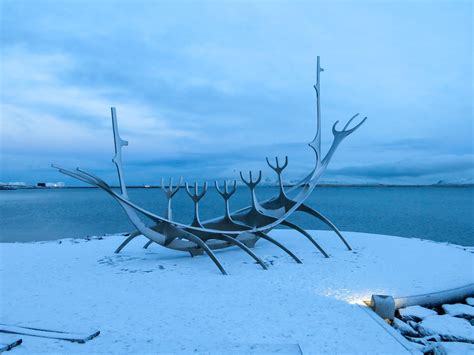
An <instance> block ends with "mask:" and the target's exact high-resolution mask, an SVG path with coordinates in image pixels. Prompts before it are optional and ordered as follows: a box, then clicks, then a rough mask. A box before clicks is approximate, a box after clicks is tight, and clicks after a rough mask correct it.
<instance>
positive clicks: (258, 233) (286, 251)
mask: <svg viewBox="0 0 474 355" xmlns="http://www.w3.org/2000/svg"><path fill="white" fill-rule="evenodd" d="M255 234H256V235H257V236H259V237H260V238H262V239H265V240H266V241H269V242H270V243H272V244H275V245H276V246H277V247H279V248H280V249H282V250H283V251H284V252H285V253H287V254H288V255H289V256H291V257H292V258H293V259H294V260H295V261H296V262H297V263H298V264H303V262H302V261H301V260H300V259H299V258H298V257H297V256H296V255H295V254H293V253H292V252H291V251H290V250H289V249H288V248H287V247H285V246H284V245H283V244H281V243H280V242H278V241H277V240H275V239H273V238H272V237H270V236H269V235H268V234H265V233H263V232H256V233H255Z"/></svg>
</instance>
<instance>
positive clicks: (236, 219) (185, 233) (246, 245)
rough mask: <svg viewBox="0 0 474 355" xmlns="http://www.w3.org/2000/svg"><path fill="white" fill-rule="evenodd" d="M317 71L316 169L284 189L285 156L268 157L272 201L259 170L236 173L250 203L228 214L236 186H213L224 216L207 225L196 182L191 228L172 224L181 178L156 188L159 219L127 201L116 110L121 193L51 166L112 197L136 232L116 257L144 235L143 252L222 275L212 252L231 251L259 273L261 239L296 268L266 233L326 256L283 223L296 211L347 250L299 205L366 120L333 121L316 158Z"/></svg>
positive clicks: (316, 142)
mask: <svg viewBox="0 0 474 355" xmlns="http://www.w3.org/2000/svg"><path fill="white" fill-rule="evenodd" d="M322 71H323V69H322V68H321V66H320V59H319V57H318V58H317V67H316V84H315V85H314V89H315V92H316V134H315V137H314V139H313V140H312V141H311V142H310V143H309V144H308V145H309V147H310V148H311V149H312V150H313V152H314V153H315V165H314V168H313V169H312V171H311V172H310V173H309V174H308V175H307V176H306V177H305V178H303V179H302V180H301V181H299V182H298V183H296V184H295V185H294V186H293V187H291V188H290V189H288V190H285V188H284V185H283V178H282V173H283V171H284V170H285V169H286V168H287V167H288V157H285V159H284V162H283V163H282V164H281V163H280V160H279V159H278V157H276V158H275V163H274V164H273V163H271V162H270V160H269V159H268V158H267V159H266V162H267V164H268V165H269V166H270V168H271V169H272V170H273V171H274V172H275V173H276V174H277V178H278V185H279V194H278V196H276V197H273V198H271V199H268V200H265V201H262V202H259V201H258V199H257V196H256V193H255V190H256V188H257V186H258V184H259V183H260V181H261V179H262V172H261V171H259V172H258V174H257V176H254V174H253V172H252V171H249V173H248V175H244V174H243V173H242V172H240V178H241V180H242V182H243V183H244V184H245V185H247V187H248V189H249V192H250V200H251V204H250V205H249V206H248V207H245V208H242V209H239V210H237V211H234V212H231V209H230V199H231V197H232V195H233V194H234V193H235V190H236V184H237V183H236V181H235V180H234V181H233V183H232V189H229V186H228V183H227V181H224V184H223V185H224V186H223V188H222V189H221V188H220V186H219V183H218V182H217V181H216V182H215V188H216V190H217V192H218V193H219V194H220V195H221V197H222V199H223V201H224V206H223V207H224V215H223V216H222V217H217V218H214V219H211V220H207V221H201V219H200V217H199V201H200V200H201V199H202V198H204V196H205V194H206V192H207V189H208V185H207V182H206V183H205V184H204V186H203V187H202V190H201V191H200V192H199V186H198V184H197V182H194V185H193V187H192V188H191V187H190V186H189V184H188V183H187V182H186V183H185V190H186V192H187V194H188V195H189V197H190V199H191V200H192V202H193V204H194V218H193V221H192V223H191V224H189V225H187V224H183V223H181V222H178V221H173V215H172V199H173V196H175V195H176V193H178V191H179V190H180V187H181V186H182V181H183V179H182V178H181V179H180V181H179V182H178V184H177V185H174V186H173V180H172V179H170V181H169V184H168V186H165V184H164V179H162V184H161V188H162V190H163V191H164V193H165V195H166V198H167V207H166V209H165V211H164V215H163V216H160V215H156V214H154V213H152V212H150V211H148V210H145V209H144V208H142V207H140V206H138V205H137V204H135V203H133V202H132V201H131V200H130V199H129V197H128V194H127V187H126V184H125V177H124V172H123V167H122V148H123V147H124V146H127V145H128V142H127V141H125V140H123V139H122V138H121V137H120V134H119V130H118V124H117V114H116V110H115V108H112V109H111V114H112V126H113V134H114V146H115V156H114V158H113V159H112V161H113V163H114V164H115V167H116V169H117V174H118V178H119V182H120V193H117V192H115V191H113V190H112V188H111V187H110V185H108V184H107V183H106V182H105V181H104V180H102V179H101V178H99V177H97V176H95V175H94V174H92V173H90V172H86V171H84V170H82V169H79V168H76V169H75V170H70V169H65V168H62V167H57V166H55V165H52V166H53V167H54V168H56V169H58V171H59V172H61V173H63V174H66V175H68V176H71V177H74V178H76V179H78V180H80V181H83V182H85V183H87V184H90V185H92V186H96V187H98V188H100V189H102V190H103V191H105V192H106V193H108V194H109V195H110V196H112V197H113V198H114V199H115V200H116V201H117V203H119V204H120V206H121V207H122V208H123V210H124V212H125V213H126V215H127V216H128V218H129V219H130V221H131V222H132V223H133V225H134V226H135V228H136V231H134V232H132V233H131V234H130V235H129V236H128V238H127V239H126V240H125V241H124V242H123V243H122V244H121V245H120V246H119V247H118V248H117V250H116V251H115V252H116V253H119V252H120V251H121V250H122V249H123V248H124V247H125V246H126V245H127V244H128V243H129V242H130V241H131V240H133V239H134V238H136V237H138V236H144V237H145V238H147V239H148V241H147V243H146V244H145V246H144V248H147V247H149V246H150V245H151V244H152V243H156V244H159V245H161V246H163V247H166V248H170V249H175V250H180V251H185V252H189V253H190V254H191V255H192V256H194V255H200V254H203V253H206V254H207V255H208V256H209V257H210V258H211V260H212V261H213V262H214V264H215V265H216V266H217V267H218V268H219V270H220V271H221V273H222V274H227V272H226V271H225V269H224V267H223V266H222V264H221V263H220V262H219V260H218V259H217V257H216V256H215V254H214V253H213V251H212V250H215V249H221V248H227V247H231V246H236V247H238V248H240V249H241V250H243V251H244V252H246V253H247V254H248V255H249V256H250V257H252V258H253V259H254V260H255V261H256V262H257V263H258V264H259V265H260V266H261V267H262V268H263V269H267V265H266V264H265V263H264V262H263V261H262V260H261V259H260V258H259V257H258V256H257V255H255V253H254V252H253V251H252V250H250V248H252V247H253V246H254V245H255V243H256V242H257V241H258V240H259V239H260V238H262V239H265V240H267V241H268V242H270V243H272V244H274V245H275V246H277V247H278V248H280V249H282V250H283V251H284V252H285V253H287V254H288V255H289V256H290V257H291V258H293V259H294V260H295V261H296V262H297V263H301V260H300V259H299V258H298V257H297V256H296V255H294V254H293V253H292V252H291V251H290V250H289V249H288V248H286V247H285V246H284V245H282V244H281V243H280V242H278V241H277V240H275V239H273V238H272V237H270V236H269V235H268V234H267V233H268V232H269V231H270V230H271V229H273V228H275V227H277V226H279V225H282V226H286V227H289V228H292V229H293V230H296V231H298V232H299V233H300V234H301V235H302V236H304V237H305V238H307V239H308V240H309V242H311V243H312V245H313V246H314V247H316V248H317V249H318V250H319V251H320V252H321V254H322V255H323V256H324V257H329V255H328V254H327V253H326V252H325V251H324V249H323V248H322V247H321V246H320V245H319V244H318V243H317V242H316V240H315V239H314V237H313V236H311V235H310V234H309V233H308V232H306V231H305V230H304V229H303V228H301V227H299V226H297V225H295V224H294V223H291V222H290V221H288V218H289V217H290V216H291V214H293V213H295V212H302V213H306V214H309V215H311V216H313V217H315V218H318V219H319V220H321V221H322V222H324V223H325V224H327V225H328V226H329V227H330V228H331V229H332V230H333V231H334V232H335V233H336V235H337V236H338V237H339V238H340V239H341V241H342V242H343V244H344V245H345V247H346V248H347V249H348V250H351V247H350V246H349V244H348V243H347V241H346V240H345V239H344V237H343V236H342V234H341V232H340V231H339V230H338V229H337V227H336V226H335V225H334V223H333V222H331V221H330V220H329V219H328V218H326V217H325V216H323V215H322V214H321V213H319V212H318V211H316V210H315V209H313V208H311V207H309V206H307V205H305V204H304V201H305V200H306V198H307V197H308V196H309V195H310V194H311V192H312V191H313V190H314V188H315V187H316V185H317V183H318V181H319V179H320V177H321V175H322V174H323V173H324V171H325V170H326V168H327V166H328V164H329V162H330V160H331V158H332V156H333V155H334V152H335V151H336V149H337V147H338V146H339V144H340V143H341V142H342V141H343V140H344V139H345V138H346V137H347V136H349V135H350V134H352V133H353V132H355V131H356V130H357V129H358V128H359V127H360V126H361V125H362V124H363V123H364V122H365V120H366V118H364V119H363V120H361V121H360V122H359V123H358V124H356V125H355V126H353V127H352V128H349V126H350V124H351V123H352V121H353V120H354V119H355V118H356V117H357V116H358V115H359V114H356V115H354V116H353V117H352V118H351V119H350V120H349V121H348V122H347V123H346V125H345V126H344V128H343V129H342V130H340V131H339V130H337V129H336V126H337V124H338V121H336V122H335V123H334V125H333V127H332V133H333V136H334V139H333V142H332V144H331V146H330V148H329V150H328V152H327V153H326V155H325V156H324V158H321V157H322V154H321V102H320V101H321V100H320V96H321V95H320V91H321V89H320V73H321V72H322ZM139 213H140V214H143V215H144V216H146V217H148V218H150V219H152V220H153V221H154V222H155V225H154V226H152V227H147V226H146V225H145V224H144V223H143V222H142V220H141V219H140V216H139Z"/></svg>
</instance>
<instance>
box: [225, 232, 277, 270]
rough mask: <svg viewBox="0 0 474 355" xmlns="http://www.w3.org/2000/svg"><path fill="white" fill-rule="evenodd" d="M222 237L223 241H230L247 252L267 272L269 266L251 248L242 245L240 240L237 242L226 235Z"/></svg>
mask: <svg viewBox="0 0 474 355" xmlns="http://www.w3.org/2000/svg"><path fill="white" fill-rule="evenodd" d="M220 237H221V238H222V239H225V240H226V241H228V242H229V243H232V244H234V245H236V246H238V247H239V248H241V249H242V250H243V251H245V252H246V253H247V254H248V255H250V256H251V257H252V258H253V259H254V260H255V261H256V262H257V263H259V264H260V265H261V266H262V268H263V269H265V270H267V269H268V268H267V265H265V263H264V262H263V260H262V259H260V258H259V257H258V256H257V255H255V253H254V252H253V251H252V250H250V248H249V247H247V246H246V245H245V244H244V243H242V242H241V241H240V240H237V239H235V238H233V237H231V236H229V235H226V234H221V235H220Z"/></svg>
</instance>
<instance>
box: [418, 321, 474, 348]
mask: <svg viewBox="0 0 474 355" xmlns="http://www.w3.org/2000/svg"><path fill="white" fill-rule="evenodd" d="M418 331H419V332H420V334H421V335H439V336H440V337H441V339H443V340H446V341H460V342H468V343H474V327H473V326H472V325H471V324H470V323H469V322H468V321H467V320H465V319H462V318H456V317H452V316H450V315H448V314H443V315H441V316H430V317H427V318H425V319H424V320H423V321H422V322H421V323H420V324H418Z"/></svg>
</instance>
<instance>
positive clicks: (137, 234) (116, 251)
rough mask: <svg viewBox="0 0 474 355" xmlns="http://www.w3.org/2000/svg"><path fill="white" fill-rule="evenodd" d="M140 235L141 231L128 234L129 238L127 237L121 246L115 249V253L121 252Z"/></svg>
mask: <svg viewBox="0 0 474 355" xmlns="http://www.w3.org/2000/svg"><path fill="white" fill-rule="evenodd" d="M139 235H141V233H140V232H133V233H132V234H130V235H129V236H128V238H127V239H125V240H124V241H123V243H122V244H120V245H119V247H118V248H117V249H116V250H115V254H118V253H120V251H121V250H122V249H123V248H124V247H125V246H126V245H127V244H128V243H130V242H131V241H132V240H133V239H135V238H136V237H138V236H139Z"/></svg>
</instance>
